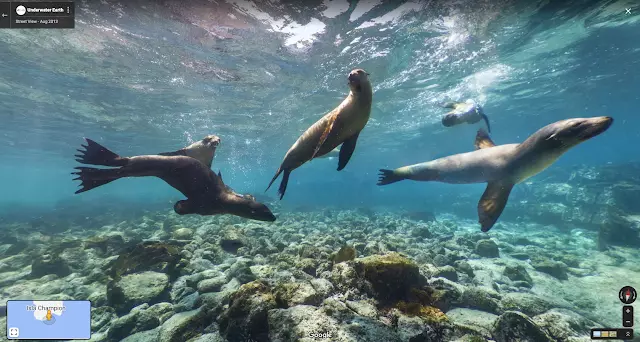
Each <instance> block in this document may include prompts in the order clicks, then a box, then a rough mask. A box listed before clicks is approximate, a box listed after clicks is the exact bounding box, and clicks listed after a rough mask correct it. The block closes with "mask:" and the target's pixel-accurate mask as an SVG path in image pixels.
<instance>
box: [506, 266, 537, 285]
mask: <svg viewBox="0 0 640 342" xmlns="http://www.w3.org/2000/svg"><path fill="white" fill-rule="evenodd" d="M504 275H505V276H506V277H507V278H509V279H511V280H512V281H523V282H526V283H528V284H532V283H533V280H532V279H531V276H530V275H529V272H527V269H526V268H524V266H522V265H515V266H506V267H505V268H504Z"/></svg>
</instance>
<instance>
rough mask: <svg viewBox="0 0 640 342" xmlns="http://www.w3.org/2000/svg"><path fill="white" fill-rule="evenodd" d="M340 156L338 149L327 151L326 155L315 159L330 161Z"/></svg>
mask: <svg viewBox="0 0 640 342" xmlns="http://www.w3.org/2000/svg"><path fill="white" fill-rule="evenodd" d="M339 156H340V149H339V148H337V147H336V148H334V149H333V150H331V151H329V152H328V153H327V154H324V155H321V156H318V157H317V158H328V159H332V158H337V157H339Z"/></svg>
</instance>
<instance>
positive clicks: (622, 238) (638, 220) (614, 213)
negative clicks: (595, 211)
mask: <svg viewBox="0 0 640 342" xmlns="http://www.w3.org/2000/svg"><path fill="white" fill-rule="evenodd" d="M607 213H608V216H607V220H606V221H605V222H603V223H602V224H601V225H600V226H599V228H600V229H599V230H598V249H599V250H601V251H604V250H607V249H609V248H610V247H611V246H625V247H638V246H640V216H638V215H630V216H626V215H625V214H624V212H622V211H621V210H619V209H614V208H609V210H608V212H607ZM635 213H638V212H635Z"/></svg>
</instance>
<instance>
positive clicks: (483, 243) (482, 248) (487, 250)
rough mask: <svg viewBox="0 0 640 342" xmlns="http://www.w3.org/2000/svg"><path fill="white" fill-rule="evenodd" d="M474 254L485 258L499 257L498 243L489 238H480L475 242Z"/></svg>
mask: <svg viewBox="0 0 640 342" xmlns="http://www.w3.org/2000/svg"><path fill="white" fill-rule="evenodd" d="M475 252H476V254H478V255H479V256H481V257H485V258H499V257H500V250H499V249H498V245H497V244H496V243H495V242H494V241H493V240H491V239H485V240H480V241H478V242H476V249H475Z"/></svg>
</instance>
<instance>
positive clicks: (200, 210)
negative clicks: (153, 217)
mask: <svg viewBox="0 0 640 342" xmlns="http://www.w3.org/2000/svg"><path fill="white" fill-rule="evenodd" d="M85 140H86V141H87V145H83V147H84V148H85V149H86V150H85V151H82V150H79V151H80V152H81V155H79V159H78V161H80V162H82V163H84V164H92V165H103V166H112V167H117V168H112V169H97V168H92V167H76V168H75V169H76V170H78V171H77V172H73V173H72V174H74V175H78V177H77V178H74V180H80V181H81V182H82V183H81V184H80V186H81V187H82V188H81V189H80V190H78V191H76V194H79V193H81V192H85V191H88V190H91V189H93V188H97V187H99V186H102V185H104V184H107V183H109V182H112V181H114V180H116V179H120V178H125V177H158V178H160V179H162V180H163V181H165V182H166V183H167V184H169V185H171V186H172V187H173V188H175V189H176V190H178V191H180V192H181V193H182V194H183V195H184V196H185V197H187V199H186V200H180V201H178V202H176V204H175V205H174V206H173V209H174V211H175V212H176V213H177V214H178V215H186V214H199V215H218V214H231V215H236V216H240V217H244V218H248V219H252V220H259V221H275V219H276V217H275V216H274V215H273V213H271V210H269V208H267V206H266V205H264V204H262V203H260V202H257V201H256V200H255V199H254V198H253V196H251V195H244V196H243V195H240V194H237V193H235V192H234V191H233V190H232V189H231V188H230V187H229V186H227V185H225V184H224V182H223V181H222V175H221V174H220V173H218V174H217V175H216V174H215V173H214V172H213V171H211V169H210V168H208V167H207V166H206V165H205V164H203V163H201V162H200V161H198V160H197V159H195V158H191V157H187V156H182V155H177V156H160V155H146V156H134V157H121V156H119V155H117V154H115V153H113V152H111V151H109V150H108V149H107V148H106V147H104V146H101V145H100V144H98V143H97V142H95V141H93V140H91V139H87V138H85Z"/></svg>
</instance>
